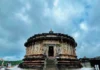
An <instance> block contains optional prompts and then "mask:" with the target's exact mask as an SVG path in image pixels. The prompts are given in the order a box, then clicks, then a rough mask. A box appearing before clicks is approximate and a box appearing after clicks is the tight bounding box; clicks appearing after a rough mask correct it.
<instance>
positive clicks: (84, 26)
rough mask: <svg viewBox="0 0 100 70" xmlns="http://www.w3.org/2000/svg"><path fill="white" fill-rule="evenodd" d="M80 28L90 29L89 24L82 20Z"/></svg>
mask: <svg viewBox="0 0 100 70" xmlns="http://www.w3.org/2000/svg"><path fill="white" fill-rule="evenodd" d="M80 28H81V29H82V30H84V31H88V26H87V24H86V23H85V22H82V23H81V24H80Z"/></svg>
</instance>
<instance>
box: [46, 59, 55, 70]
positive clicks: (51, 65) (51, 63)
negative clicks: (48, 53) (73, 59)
mask: <svg viewBox="0 0 100 70" xmlns="http://www.w3.org/2000/svg"><path fill="white" fill-rule="evenodd" d="M45 70H57V67H56V62H55V59H49V58H47V59H46V68H45Z"/></svg>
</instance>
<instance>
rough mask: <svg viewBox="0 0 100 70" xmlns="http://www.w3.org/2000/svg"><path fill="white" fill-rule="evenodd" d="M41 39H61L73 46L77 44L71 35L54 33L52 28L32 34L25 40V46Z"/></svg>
mask: <svg viewBox="0 0 100 70" xmlns="http://www.w3.org/2000/svg"><path fill="white" fill-rule="evenodd" d="M43 40H56V41H63V42H67V43H68V42H69V43H70V44H73V46H77V43H76V42H75V40H74V38H73V37H71V36H69V35H67V34H62V33H54V32H53V31H52V30H50V31H49V33H41V34H35V35H33V36H32V37H30V38H29V39H28V40H27V42H26V43H25V46H27V45H28V44H30V43H35V42H38V41H43Z"/></svg>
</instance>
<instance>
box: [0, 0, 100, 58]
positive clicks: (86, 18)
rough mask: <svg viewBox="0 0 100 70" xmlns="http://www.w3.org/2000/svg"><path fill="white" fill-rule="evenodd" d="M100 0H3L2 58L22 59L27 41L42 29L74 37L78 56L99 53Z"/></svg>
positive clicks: (0, 21) (0, 12) (0, 14)
mask: <svg viewBox="0 0 100 70" xmlns="http://www.w3.org/2000/svg"><path fill="white" fill-rule="evenodd" d="M99 3H100V0H0V58H3V59H5V60H20V59H22V58H23V57H24V55H25V52H26V51H25V47H24V43H25V41H26V40H27V39H28V38H29V37H30V36H32V35H34V34H37V33H42V32H49V31H50V29H52V30H53V31H54V32H60V33H64V34H68V35H70V36H72V37H74V38H75V40H76V42H77V43H78V46H77V48H76V53H77V55H78V57H79V58H80V57H84V56H86V57H95V56H100V37H99V36H100V29H99V27H100V7H99Z"/></svg>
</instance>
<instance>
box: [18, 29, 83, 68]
mask: <svg viewBox="0 0 100 70" xmlns="http://www.w3.org/2000/svg"><path fill="white" fill-rule="evenodd" d="M76 46H77V43H76V42H75V40H74V39H73V38H72V37H71V36H69V35H67V34H62V33H54V32H53V31H52V30H51V31H49V33H41V34H35V35H34V36H32V37H30V38H29V39H28V40H27V42H26V43H25V47H26V55H25V57H24V59H23V62H22V63H21V64H19V67H21V68H30V69H34V68H40V69H44V68H45V70H47V69H46V68H47V67H48V68H49V67H50V65H51V67H50V68H52V67H53V66H55V68H58V69H60V68H62V67H63V68H80V67H82V66H81V64H80V62H79V60H78V59H77V56H76V53H75V48H76Z"/></svg>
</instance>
